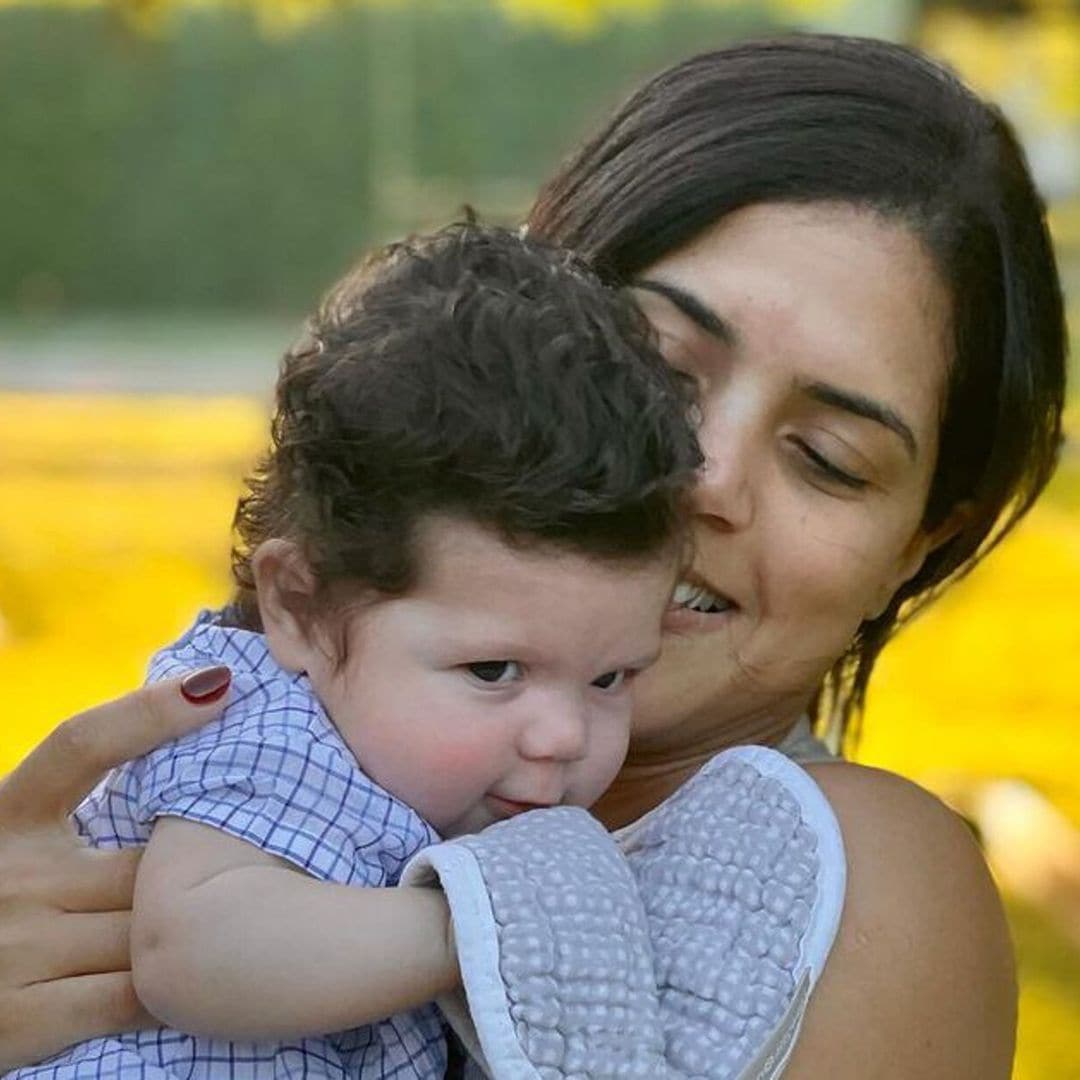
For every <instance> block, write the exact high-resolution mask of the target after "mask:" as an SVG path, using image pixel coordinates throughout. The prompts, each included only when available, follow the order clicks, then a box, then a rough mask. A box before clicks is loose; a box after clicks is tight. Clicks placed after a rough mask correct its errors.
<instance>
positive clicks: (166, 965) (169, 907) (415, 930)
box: [131, 817, 459, 1040]
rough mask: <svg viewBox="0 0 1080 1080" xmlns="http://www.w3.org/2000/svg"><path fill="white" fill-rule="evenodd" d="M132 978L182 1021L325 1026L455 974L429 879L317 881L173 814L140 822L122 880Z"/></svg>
mask: <svg viewBox="0 0 1080 1080" xmlns="http://www.w3.org/2000/svg"><path fill="white" fill-rule="evenodd" d="M131 942H132V969H133V976H134V981H135V988H136V990H137V992H138V994H139V997H140V998H141V999H142V1001H143V1002H145V1004H146V1006H147V1008H148V1009H149V1010H150V1011H151V1012H152V1013H153V1014H154V1015H155V1016H158V1017H160V1018H161V1019H162V1020H163V1021H165V1022H166V1023H167V1024H169V1025H170V1026H172V1027H176V1028H179V1029H180V1030H182V1031H187V1032H190V1033H191V1034H194V1035H208V1036H216V1037H221V1038H229V1039H252V1040H256V1039H274V1038H288V1037H296V1036H304V1035H314V1034H319V1033H322V1032H327V1031H339V1030H342V1029H344V1028H350V1027H357V1026H360V1025H362V1024H366V1023H371V1022H373V1021H375V1020H381V1019H383V1018H385V1017H387V1016H390V1015H391V1014H393V1013H396V1012H401V1011H402V1010H404V1009H409V1008H413V1007H415V1006H417V1005H421V1004H423V1003H425V1002H428V1001H430V1000H432V998H434V997H435V996H436V995H438V994H441V993H443V992H445V991H447V990H450V989H451V988H453V987H454V986H456V985H457V982H458V979H459V975H458V968H457V960H456V957H455V952H454V948H453V943H452V937H451V933H450V913H449V908H448V907H447V903H446V899H445V897H444V896H443V894H442V893H441V892H440V891H439V890H437V889H381V888H361V887H356V886H350V885H336V884H330V883H327V882H321V881H318V880H316V879H315V878H311V877H308V876H307V875H305V874H303V873H301V872H300V871H298V870H296V869H295V868H294V867H293V866H291V865H290V864H288V863H285V862H283V861H282V860H280V859H278V858H276V857H275V856H273V855H270V854H268V853H267V852H265V851H262V850H260V849H259V848H257V847H255V846H254V845H252V844H250V843H248V842H246V841H243V840H238V839H236V838H235V837H232V836H229V835H227V834H226V833H223V832H220V831H218V830H216V829H213V828H210V827H208V826H206V825H201V824H199V823H197V822H193V821H186V820H183V819H180V818H174V817H165V818H160V819H159V820H158V822H157V824H156V825H155V826H154V832H153V835H152V836H151V839H150V843H149V846H148V847H147V850H146V854H145V855H144V856H143V860H142V864H141V865H140V867H139V873H138V879H137V882H136V887H135V915H134V921H133V924H132V935H131Z"/></svg>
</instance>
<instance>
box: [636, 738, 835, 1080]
mask: <svg viewBox="0 0 1080 1080" xmlns="http://www.w3.org/2000/svg"><path fill="white" fill-rule="evenodd" d="M617 839H618V841H619V843H620V845H621V846H622V849H623V851H624V853H625V854H626V857H627V860H628V861H629V863H630V867H631V869H632V870H633V873H634V877H635V879H636V881H637V884H638V890H639V893H640V895H641V898H642V902H643V904H644V906H645V910H646V913H647V916H648V920H649V930H650V937H651V940H652V946H653V957H654V964H655V971H656V977H657V987H658V990H659V994H660V1009H661V1015H662V1017H663V1023H664V1031H665V1040H666V1059H667V1065H668V1072H667V1074H666V1075H667V1077H668V1080H684V1078H691V1077H695V1078H696V1077H703V1078H704V1077H709V1078H712V1080H771V1078H775V1077H779V1076H780V1075H781V1074H782V1073H783V1070H784V1067H785V1066H786V1064H787V1062H788V1059H789V1057H790V1056H791V1051H792V1050H793V1048H794V1045H795V1039H796V1037H797V1036H798V1032H799V1026H800V1024H801V1023H802V1018H803V1014H804V1012H805V1009H806V1002H807V1000H808V998H809V995H810V991H811V990H812V989H813V986H814V984H815V983H816V982H817V979H818V977H819V976H820V974H821V971H822V969H823V968H824V966H825V961H826V959H827V958H828V955H829V951H830V949H831V948H832V943H833V940H834V939H835V937H836V931H837V929H838V928H839V925H840V916H841V913H842V911H843V904H844V891H845V885H846V880H847V863H846V859H845V856H844V846H843V840H842V838H841V835H840V827H839V824H838V823H837V820H836V816H835V814H834V813H833V811H832V807H831V806H830V805H829V803H828V801H827V800H826V798H825V796H824V795H823V794H822V792H821V789H820V788H819V787H818V786H817V784H816V783H815V782H814V780H813V779H812V778H811V776H810V775H809V774H808V773H807V772H806V771H805V770H803V769H802V768H801V767H800V766H798V765H796V764H795V763H794V762H793V761H791V760H790V759H789V758H787V757H785V756H784V755H783V754H780V753H778V752H776V751H775V750H770V749H768V748H766V747H760V746H745V747H736V748H733V749H731V750H727V751H725V752H724V753H722V754H718V755H717V756H716V757H714V758H713V759H712V760H711V761H709V762H708V764H706V765H705V766H704V768H702V769H701V770H700V771H699V772H698V773H697V774H696V775H695V776H694V777H692V778H691V779H690V780H689V781H688V782H687V783H686V784H684V785H683V786H682V787H681V788H680V789H679V790H678V791H677V792H676V793H675V794H674V795H672V796H671V797H670V798H669V799H667V800H666V801H665V802H664V803H662V804H661V805H660V806H659V807H657V808H656V809H655V810H653V811H652V812H650V813H649V814H647V815H645V817H643V818H642V819H641V820H639V821H638V822H635V823H634V824H633V825H631V826H629V827H628V828H626V829H623V830H621V831H620V832H619V833H618V834H617Z"/></svg>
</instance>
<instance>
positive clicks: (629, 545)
mask: <svg viewBox="0 0 1080 1080" xmlns="http://www.w3.org/2000/svg"><path fill="white" fill-rule="evenodd" d="M308 328H309V336H308V337H307V338H306V339H305V340H304V341H303V342H302V343H300V344H299V345H297V346H294V348H293V349H292V350H290V351H289V352H288V353H287V354H286V356H285V358H284V360H283V363H282V368H281V374H280V377H279V379H278V384H277V408H276V411H275V415H274V419H273V424H272V429H271V436H272V446H271V449H270V451H269V453H268V454H267V455H266V456H265V458H264V459H263V460H262V461H261V462H260V464H259V466H258V468H257V469H256V471H255V473H254V474H253V475H252V476H251V477H250V478H249V479H248V482H247V483H248V493H247V494H246V495H245V496H244V497H243V498H241V499H240V501H239V504H238V506H237V510H236V518H235V523H234V524H235V529H236V533H237V543H236V545H235V547H234V550H233V571H234V577H235V580H236V584H237V587H238V593H237V596H236V602H235V603H234V606H233V613H232V614H231V615H230V616H229V618H230V620H232V621H237V622H239V623H240V624H241V625H246V626H252V627H256V628H257V627H258V626H259V620H258V608H257V604H256V603H255V595H254V580H253V578H252V571H251V565H250V557H251V554H252V552H253V551H254V549H255V548H256V547H257V546H258V545H259V544H260V543H261V542H262V541H264V540H266V539H268V538H270V537H281V538H287V539H291V540H294V541H296V542H297V543H298V544H299V545H300V547H301V550H302V551H303V553H304V555H305V557H306V560H307V562H308V564H309V565H310V567H311V569H312V571H313V573H314V575H315V579H316V585H317V591H316V597H318V598H319V599H322V600H325V599H326V598H327V589H328V588H329V586H331V585H333V584H335V583H342V582H348V583H349V584H350V585H359V586H361V587H363V588H373V589H375V590H378V592H380V593H382V594H388V595H395V594H401V593H403V592H405V591H406V590H408V589H409V587H410V586H411V585H412V584H413V582H414V579H415V576H416V573H417V569H418V567H417V565H416V564H417V559H416V545H415V543H414V536H415V531H416V526H417V524H418V522H419V521H420V519H421V518H423V517H425V516H427V515H431V514H439V513H445V514H449V515H456V516H461V517H464V518H465V519H467V520H469V521H472V522H475V523H477V524H480V525H483V526H487V527H490V528H491V529H493V530H495V531H496V532H497V533H498V534H499V535H500V536H502V537H503V538H504V539H506V540H507V541H509V542H512V543H517V544H525V543H530V542H541V543H549V544H552V545H555V546H558V547H563V548H568V549H571V550H574V551H577V552H580V553H583V554H587V555H595V556H597V557H599V558H604V559H635V558H646V557H649V556H652V555H654V554H659V553H660V552H661V551H662V550H663V549H664V548H665V547H667V546H669V545H672V544H673V543H674V542H675V541H676V540H677V539H679V537H680V536H681V535H682V526H683V525H684V523H685V514H684V512H683V501H684V496H685V494H686V492H687V491H688V489H689V487H690V485H691V483H692V481H693V477H694V472H695V470H696V469H697V467H698V465H699V464H700V461H701V452H700V449H699V447H698V443H697V437H696V435H695V432H694V425H693V423H692V421H691V419H690V407H691V404H692V400H691V395H690V392H689V390H688V389H687V384H686V382H685V381H684V380H681V379H679V378H677V377H676V376H674V375H673V374H672V372H671V370H670V369H669V368H668V366H667V365H666V364H665V363H664V361H663V359H662V357H661V356H660V354H659V352H658V351H657V350H656V348H655V346H654V344H653V338H652V331H651V328H650V327H649V325H648V323H647V321H646V320H645V319H644V317H643V316H642V315H641V314H640V313H639V312H638V310H637V309H636V307H634V306H633V304H632V303H631V302H630V300H629V299H628V298H626V297H624V296H622V295H620V294H619V293H618V292H616V291H614V290H612V289H610V288H608V287H607V286H605V285H603V284H602V283H601V282H600V281H599V280H598V279H597V278H596V276H595V275H594V274H593V273H592V272H591V271H590V270H588V269H587V268H586V267H585V266H584V264H583V263H581V262H580V261H579V260H577V259H576V258H575V257H573V256H571V255H569V254H566V253H562V252H558V251H556V250H555V249H553V248H549V247H547V246H546V245H544V244H541V243H537V242H534V241H531V240H530V241H527V240H525V239H523V238H521V237H520V236H518V235H515V234H513V233H510V232H507V231H505V230H498V229H491V228H481V227H479V226H476V225H473V224H459V225H453V226H450V227H448V228H446V229H443V230H441V231H440V232H437V233H434V234H432V235H430V236H426V237H420V238H412V239H410V240H407V241H405V242H403V243H398V244H393V245H391V246H389V247H387V248H385V249H384V250H382V251H381V252H379V253H377V254H376V255H374V256H373V257H371V258H369V259H368V260H366V261H365V262H364V263H362V264H361V265H360V266H359V267H358V268H357V269H356V270H354V271H353V272H352V273H350V274H349V275H347V276H346V277H345V278H344V279H343V280H342V281H341V282H340V283H339V284H337V285H336V286H335V287H334V288H333V289H332V290H331V291H330V293H329V294H328V295H327V297H326V298H325V299H324V301H323V303H322V305H321V307H320V308H319V310H318V312H317V313H316V314H315V315H314V316H313V317H312V319H311V320H310V322H309V327H308Z"/></svg>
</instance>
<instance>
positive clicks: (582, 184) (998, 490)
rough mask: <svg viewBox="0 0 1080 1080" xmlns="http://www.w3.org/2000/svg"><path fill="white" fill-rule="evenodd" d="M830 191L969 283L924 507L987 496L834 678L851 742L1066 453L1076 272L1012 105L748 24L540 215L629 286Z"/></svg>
mask: <svg viewBox="0 0 1080 1080" xmlns="http://www.w3.org/2000/svg"><path fill="white" fill-rule="evenodd" d="M818 201H828V202H840V203H845V204H853V205H856V206H860V207H866V208H868V209H871V210H873V211H875V212H877V213H879V214H881V215H883V216H884V217H886V218H888V219H892V220H897V221H900V222H902V223H904V224H906V225H908V226H909V227H910V228H911V229H913V230H914V232H915V233H916V234H917V235H918V236H919V237H920V238H921V239H922V240H923V242H924V243H925V244H926V247H927V250H928V251H929V252H930V253H931V255H932V256H933V258H934V259H935V261H936V265H937V267H938V270H939V273H940V274H941V276H942V280H943V281H944V282H945V284H946V287H947V288H948V290H949V293H950V296H951V301H952V357H951V366H950V373H949V382H948V388H947V393H946V400H945V403H944V411H943V416H942V424H941V437H940V450H939V454H938V462H937V467H936V471H935V474H934V477H933V481H932V484H931V489H930V493H929V497H928V501H927V505H926V510H925V517H924V521H923V524H924V526H925V527H926V528H928V529H932V528H934V527H935V526H936V525H939V524H941V523H942V522H944V521H945V520H946V519H947V518H948V516H949V514H950V512H951V511H953V510H954V509H956V508H957V507H958V506H959V505H960V504H961V503H967V504H969V506H970V514H969V515H968V516H967V517H966V518H965V520H964V524H963V527H962V528H961V529H960V531H959V532H958V533H957V534H956V535H954V536H953V537H952V538H951V539H950V540H949V541H948V542H946V543H943V544H942V545H941V546H940V547H938V548H937V549H936V550H934V551H933V552H932V553H931V554H930V556H929V557H928V558H927V560H926V562H925V564H924V566H923V567H922V569H921V571H920V572H919V573H918V574H917V575H916V576H915V577H914V578H912V580H911V581H909V582H907V583H906V584H905V585H903V586H902V587H901V588H900V589H899V590H898V592H897V593H896V595H895V596H894V597H893V598H892V601H891V603H890V604H889V606H888V608H887V609H886V610H885V611H884V612H883V613H882V614H881V615H880V616H879V617H878V618H875V619H872V620H868V621H866V622H864V623H863V625H862V626H861V628H860V629H859V631H858V633H857V635H856V637H855V639H854V641H853V642H852V644H851V647H850V649H849V650H848V651H847V653H846V654H845V655H844V656H843V657H841V658H840V659H839V660H838V661H837V663H836V665H835V666H834V668H833V669H832V671H831V673H830V675H829V677H828V678H827V679H826V682H825V685H824V687H823V688H822V693H821V694H819V696H818V700H817V701H816V703H815V712H816V718H817V721H818V725H819V729H821V728H824V729H827V730H829V732H830V733H831V734H833V735H834V736H835V737H836V739H837V741H839V739H840V737H842V736H843V734H844V733H845V731H846V730H847V727H848V724H849V721H851V719H852V718H853V717H854V716H855V715H856V714H858V713H859V712H861V709H862V706H863V704H864V702H865V695H866V687H867V683H868V680H869V678H870V673H871V670H872V668H873V664H874V661H875V659H876V658H877V656H878V654H879V652H880V651H881V649H882V647H883V646H884V644H885V642H886V641H887V640H888V638H889V636H890V635H891V634H892V632H893V631H894V630H895V629H896V628H897V626H898V625H899V624H900V623H901V622H902V621H903V620H905V619H906V618H907V617H908V616H909V615H910V614H912V613H913V612H914V611H915V610H916V609H917V608H918V607H920V606H921V605H922V604H923V603H925V602H926V601H927V600H929V599H930V598H932V597H933V596H934V595H935V594H936V593H937V591H939V590H940V589H941V588H942V587H944V585H946V584H947V583H948V582H950V581H952V580H954V579H955V578H957V577H959V576H960V575H962V574H964V573H966V572H967V571H969V570H970V569H971V568H972V567H973V566H974V565H975V564H976V562H978V560H979V559H980V558H982V556H983V555H985V554H986V552H987V551H989V550H990V548H991V547H993V546H994V545H995V544H996V543H997V542H998V541H999V540H1000V539H1001V538H1002V536H1004V535H1005V533H1006V532H1008V530H1009V529H1011V528H1012V526H1013V525H1015V524H1016V522H1017V521H1018V520H1019V518H1020V517H1021V516H1022V515H1023V514H1024V513H1025V512H1026V511H1027V509H1028V508H1029V507H1030V506H1031V504H1032V502H1033V501H1034V500H1035V498H1036V497H1037V496H1038V494H1039V492H1040V491H1041V490H1042V488H1043V487H1044V486H1045V484H1046V482H1047V480H1048V479H1049V478H1050V476H1051V474H1052V472H1053V469H1054V466H1055V464H1056V460H1057V454H1058V450H1059V444H1060V442H1061V410H1062V404H1063V399H1064V390H1065V387H1064V383H1065V353H1066V335H1065V321H1064V312H1063V303H1062V297H1061V288H1060V285H1059V282H1058V277H1057V270H1056V267H1055V264H1054V258H1053V253H1052V250H1051V245H1050V239H1049V235H1048V232H1047V229H1046V224H1045V214H1044V208H1043V205H1042V202H1041V200H1040V198H1039V196H1038V194H1037V192H1036V191H1035V188H1034V185H1033V183H1032V180H1031V177H1030V175H1029V173H1028V169H1027V166H1026V164H1025V161H1024V155H1023V152H1022V150H1021V148H1020V146H1019V145H1018V143H1017V140H1016V137H1015V135H1014V134H1013V132H1012V130H1011V129H1010V127H1009V125H1008V123H1007V122H1006V121H1005V119H1004V118H1003V117H1002V115H1001V113H1000V112H999V110H998V109H996V108H995V107H993V106H991V105H988V104H986V103H985V102H983V101H981V100H980V99H979V98H978V97H977V96H976V95H975V94H974V93H972V92H971V91H970V90H969V89H968V88H967V87H965V86H964V85H963V84H962V83H961V82H960V81H959V80H958V79H957V78H956V77H955V76H954V75H952V74H951V73H950V72H949V71H948V70H947V69H945V68H943V67H942V66H941V65H939V64H937V63H935V62H934V61H932V60H930V59H929V58H927V57H926V56H923V55H921V54H920V53H918V52H916V51H914V50H912V49H909V48H905V47H904V46H901V45H894V44H890V43H888V42H884V41H875V40H871V39H861V38H846V37H836V36H831V35H797V36H791V37H783V38H776V39H771V40H762V41H753V42H745V43H742V44H738V45H734V46H732V47H729V48H725V49H721V50H719V51H716V52H710V53H704V54H702V55H700V56H696V57H693V58H692V59H690V60H687V61H685V62H684V63H681V64H678V65H676V66H675V67H673V68H670V69H669V70H667V71H664V72H662V73H661V74H659V75H657V76H656V77H655V78H653V79H652V80H651V81H649V82H647V83H646V84H645V85H644V86H643V87H642V88H641V89H640V90H638V92H637V93H636V94H634V95H633V97H631V98H630V100H629V101H627V102H626V104H625V105H624V106H623V107H622V108H621V109H619V110H618V112H617V113H616V114H615V116H614V117H613V119H612V120H611V122H610V123H609V124H608V125H607V126H606V127H605V128H604V129H603V130H602V131H601V132H600V133H599V134H598V135H597V136H596V137H595V138H594V139H592V140H591V141H590V142H588V143H586V144H585V145H584V146H583V147H582V148H581V149H580V150H579V151H578V152H577V153H576V154H575V155H574V156H573V157H572V158H571V159H570V160H569V161H568V162H567V163H566V164H565V165H564V167H563V168H562V169H561V171H560V172H559V173H558V174H557V175H556V176H555V177H554V179H553V180H552V181H551V182H550V183H549V184H548V185H547V186H546V188H545V189H544V190H543V191H542V193H541V195H540V198H539V200H538V201H537V203H536V206H535V207H534V208H533V211H532V214H531V216H530V218H529V223H528V228H529V233H530V235H533V236H537V237H542V238H544V239H547V240H549V241H551V242H553V243H559V244H564V245H566V246H567V247H570V248H572V249H573V250H575V251H577V252H578V253H579V254H581V255H582V256H583V257H585V258H586V259H587V260H588V261H589V262H590V263H591V264H592V265H593V266H595V267H596V268H597V270H598V271H599V272H600V273H601V275H602V276H604V277H605V278H606V279H607V280H608V281H611V282H613V283H615V284H625V283H627V282H630V281H632V280H633V279H634V277H635V275H637V274H639V273H640V272H641V271H642V270H644V269H645V268H646V267H648V266H649V265H650V264H651V263H653V262H654V261H656V260H657V259H659V258H660V257H661V256H663V255H665V254H666V253H668V252H671V251H674V250H677V249H678V248H680V247H682V246H683V245H685V244H686V243H688V242H689V241H690V240H692V239H693V238H694V237H696V236H697V235H698V234H699V233H701V232H702V230H704V229H705V228H706V227H708V226H709V225H711V224H713V223H714V222H716V221H717V220H718V219H720V218H721V217H723V216H724V215H725V214H729V213H731V212H732V211H734V210H737V209H739V208H740V207H744V206H748V205H751V204H754V203H765V202H789V203H806V202H818Z"/></svg>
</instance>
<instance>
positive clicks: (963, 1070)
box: [784, 762, 1016, 1080]
mask: <svg viewBox="0 0 1080 1080" xmlns="http://www.w3.org/2000/svg"><path fill="white" fill-rule="evenodd" d="M808 771H809V772H810V773H811V774H812V775H813V777H814V779H815V780H816V781H817V782H818V784H819V785H820V787H821V788H822V790H823V791H824V792H825V795H826V797H827V798H828V799H829V801H830V803H831V804H832V806H833V809H834V811H835V812H836V815H837V818H838V819H839V822H840V827H841V830H842V832H843V835H844V844H845V848H846V850H847V858H848V889H847V896H846V899H845V906H844V915H843V919H842V921H841V925H840V931H839V934H838V936H837V940H836V943H835V945H834V947H833V951H832V954H831V955H830V958H829V962H828V965H827V966H826V969H825V971H824V973H823V974H822V977H821V981H820V982H819V983H818V986H817V988H816V990H815V991H814V995H813V997H812V999H811V1002H810V1007H809V1009H808V1011H807V1015H806V1019H805V1022H804V1026H803V1030H802V1034H801V1035H800V1038H799V1042H798V1045H797V1047H796V1050H795V1054H794V1056H793V1058H792V1062H791V1064H790V1066H789V1068H788V1070H787V1072H785V1074H784V1075H785V1080H810V1078H819V1077H822V1076H829V1077H830V1080H855V1078H858V1080H894V1078H895V1080H910V1078H911V1077H915V1076H917V1077H919V1078H920V1080H938V1078H940V1080H945V1078H948V1080H998V1078H1001V1080H1006V1078H1007V1077H1009V1076H1010V1074H1011V1062H1012V1055H1013V1043H1014V1033H1015V1022H1016V981H1015V971H1014V965H1013V955H1012V946H1011V944H1010V940H1009V934H1008V929H1007V927H1006V924H1005V919H1004V914H1003V911H1002V907H1001V901H1000V899H999V897H998V894H997V890H996V889H995V887H994V884H993V881H992V880H991V878H990V874H989V871H988V870H987V867H986V864H985V862H984V861H983V858H982V855H981V853H980V852H979V850H978V847H977V846H976V844H975V842H974V839H973V837H972V835H971V832H970V830H969V829H968V827H967V826H966V824H965V823H964V822H963V821H962V819H960V818H959V817H958V816H957V815H956V814H954V813H953V812H952V811H951V810H949V809H948V808H947V807H946V806H945V805H944V804H943V803H941V802H940V801H939V800H938V799H936V798H935V797H934V796H933V795H931V794H930V793H929V792H927V791H925V790H924V789H922V788H920V787H918V786H917V785H916V784H913V783H911V782H909V781H907V780H904V779H902V778H901V777H899V776H896V775H895V774H893V773H888V772H884V771H882V770H879V769H870V768H866V767H863V766H858V765H851V764H848V763H843V762H838V763H835V764H823V765H814V766H809V768H808Z"/></svg>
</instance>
